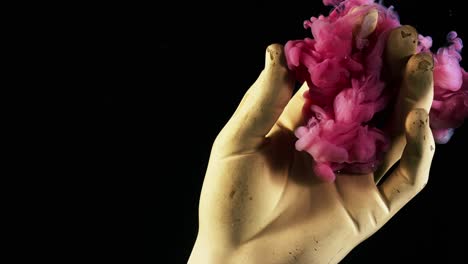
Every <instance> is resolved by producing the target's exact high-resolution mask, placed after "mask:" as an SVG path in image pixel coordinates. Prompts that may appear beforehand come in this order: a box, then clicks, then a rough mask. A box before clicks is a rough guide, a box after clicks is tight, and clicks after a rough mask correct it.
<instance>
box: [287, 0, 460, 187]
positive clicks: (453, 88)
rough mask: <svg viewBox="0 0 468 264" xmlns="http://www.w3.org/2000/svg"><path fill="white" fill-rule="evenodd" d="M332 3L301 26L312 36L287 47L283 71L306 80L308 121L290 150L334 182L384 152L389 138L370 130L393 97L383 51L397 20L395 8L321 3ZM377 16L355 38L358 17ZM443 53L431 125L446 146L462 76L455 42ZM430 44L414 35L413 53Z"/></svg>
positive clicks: (353, 1)
mask: <svg viewBox="0 0 468 264" xmlns="http://www.w3.org/2000/svg"><path fill="white" fill-rule="evenodd" d="M323 3H324V4H325V5H333V6H334V9H333V10H332V11H331V13H330V14H329V15H328V16H323V15H321V16H319V17H312V18H311V19H310V20H307V21H305V22H304V27H305V28H306V29H310V30H311V32H312V36H313V38H305V39H304V40H293V41H289V42H287V43H286V45H285V53H286V60H287V63H288V68H289V69H290V70H291V71H292V72H293V74H294V76H295V78H296V80H297V81H299V82H307V85H308V87H309V90H308V91H307V92H306V93H305V94H304V98H305V104H304V107H303V111H302V114H303V115H304V117H305V118H304V119H305V120H306V123H305V124H303V125H302V126H300V127H299V128H297V129H296V131H295V135H296V137H297V138H298V140H297V141H296V149H297V150H298V151H306V152H307V153H309V154H310V155H311V156H312V158H313V168H314V172H315V174H316V175H317V176H318V177H319V178H321V179H322V180H324V181H328V182H332V181H334V180H335V178H336V176H337V172H343V173H357V174H363V173H370V172H373V171H375V170H376V169H377V167H378V165H379V164H380V162H381V160H382V158H383V156H384V154H385V152H386V151H387V150H388V148H389V146H390V143H391V142H390V137H389V136H388V135H387V134H386V133H385V132H384V131H383V130H382V129H381V128H379V127H378V126H376V125H373V124H375V123H376V122H375V121H376V120H374V119H375V118H376V114H377V113H379V112H382V111H383V110H385V109H386V108H387V107H388V106H389V103H390V102H391V101H392V99H393V98H394V97H395V96H396V94H395V92H394V91H391V90H390V89H389V88H386V84H385V82H384V81H383V80H382V79H383V78H382V76H381V73H382V67H383V53H384V49H385V45H386V41H387V39H388V35H389V33H390V31H391V30H392V29H394V28H396V27H398V26H400V22H399V19H398V16H397V15H396V13H395V12H394V11H393V8H391V7H390V8H386V7H384V6H383V5H381V4H377V3H374V1H373V0H345V1H343V0H324V1H323ZM371 10H377V12H378V20H377V22H376V26H375V30H374V31H373V32H372V33H371V34H370V35H360V34H359V33H358V34H356V32H355V28H356V27H355V26H356V25H357V24H359V23H362V17H363V15H364V14H367V13H368V12H370V11H371ZM447 40H448V42H449V46H448V47H443V48H440V49H439V50H438V51H437V52H436V53H435V54H433V58H434V69H433V72H434V74H433V76H434V101H433V103H432V107H431V110H430V124H431V129H432V131H433V135H434V138H435V140H436V142H437V143H440V144H444V143H447V142H448V141H449V140H450V138H451V136H452V135H453V132H454V129H455V128H457V127H459V126H461V125H462V123H463V121H464V120H465V118H467V117H468V74H467V72H466V71H465V70H464V69H463V68H462V67H461V66H460V61H461V50H462V47H463V44H462V41H461V39H460V38H459V37H458V36H457V34H456V33H455V32H453V31H452V32H450V33H449V34H448V36H447ZM431 46H432V39H431V38H430V37H423V36H421V35H420V36H419V44H418V52H431V51H430V48H431Z"/></svg>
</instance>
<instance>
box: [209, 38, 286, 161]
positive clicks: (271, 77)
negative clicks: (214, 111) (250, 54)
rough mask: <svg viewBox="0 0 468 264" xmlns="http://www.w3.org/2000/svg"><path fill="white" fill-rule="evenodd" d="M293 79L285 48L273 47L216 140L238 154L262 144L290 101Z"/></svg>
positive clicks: (280, 46) (268, 51) (269, 47)
mask: <svg viewBox="0 0 468 264" xmlns="http://www.w3.org/2000/svg"><path fill="white" fill-rule="evenodd" d="M292 91H293V79H292V78H290V76H289V72H288V69H287V66H286V59H285V56H284V50H283V46H282V45H279V44H272V45H270V46H268V48H267V49H266V54H265V68H264V69H263V71H262V72H261V73H260V76H259V77H258V79H257V80H256V81H255V83H254V84H253V85H252V86H251V87H250V89H249V90H248V91H247V93H246V94H245V95H244V98H243V99H242V101H241V103H240V104H239V106H238V108H237V110H236V112H235V113H234V115H233V116H232V117H231V119H230V120H229V121H228V123H227V124H226V126H225V127H224V128H223V130H222V131H221V133H220V135H219V136H218V138H217V140H216V141H217V142H218V143H220V144H221V145H223V147H226V145H227V144H229V145H236V147H235V148H236V150H235V151H236V152H238V151H247V150H248V149H254V148H256V147H258V146H259V145H261V144H262V143H263V141H264V140H265V136H266V135H267V134H268V132H270V130H271V129H272V127H273V126H274V124H275V123H276V121H277V120H278V118H279V116H280V115H281V113H282V112H283V109H284V107H285V106H286V104H287V103H288V101H289V100H290V99H291V96H292Z"/></svg>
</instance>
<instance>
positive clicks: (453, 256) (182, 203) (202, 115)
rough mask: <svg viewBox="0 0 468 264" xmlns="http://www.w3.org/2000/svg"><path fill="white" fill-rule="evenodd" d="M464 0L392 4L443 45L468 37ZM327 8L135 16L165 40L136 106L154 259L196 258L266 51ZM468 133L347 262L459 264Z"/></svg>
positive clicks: (163, 9) (313, 3)
mask: <svg viewBox="0 0 468 264" xmlns="http://www.w3.org/2000/svg"><path fill="white" fill-rule="evenodd" d="M463 3H464V1H455V0H445V1H441V2H437V4H436V3H434V4H433V3H432V2H430V1H421V0H419V1H416V0H414V1H409V0H406V1H385V4H386V5H387V6H388V5H394V6H395V8H396V11H397V12H398V14H399V15H400V18H401V22H402V24H411V25H413V26H415V27H416V28H417V29H418V31H419V33H421V34H424V35H431V36H432V37H433V38H434V46H435V47H438V46H439V45H443V44H444V43H445V36H446V34H447V33H448V32H449V31H451V30H456V31H457V32H458V33H459V35H460V36H461V37H462V38H463V39H468V30H467V28H466V21H467V14H466V12H464V11H463V10H465V9H464V8H463V7H462V4H463ZM154 11H155V12H156V13H154ZM328 11H329V8H327V7H323V5H322V3H321V1H319V0H309V1H301V2H299V1H283V2H272V1H248V2H240V1H232V2H226V1H215V2H214V3H208V2H198V1H192V2H191V3H182V2H172V3H165V6H159V7H157V8H156V9H154V8H153V9H151V10H150V11H148V10H147V7H144V6H142V7H139V8H137V9H136V14H135V15H136V16H138V15H139V12H141V14H142V15H141V16H142V18H141V20H139V21H140V23H141V24H142V26H144V28H145V29H146V28H148V30H147V31H146V30H143V31H144V32H142V31H138V32H139V33H138V34H140V37H141V36H143V38H140V39H142V41H143V42H146V43H144V44H145V45H146V44H149V43H154V38H155V39H156V45H155V46H154V45H153V44H150V45H151V47H150V48H149V52H148V54H146V56H143V57H142V58H140V59H141V60H142V61H144V63H145V64H143V65H148V67H142V68H141V70H140V71H139V75H140V76H143V77H145V78H148V79H150V81H149V82H148V83H146V84H141V85H140V84H138V86H139V89H135V90H136V91H138V93H137V95H136V97H135V100H136V103H137V104H138V105H139V106H138V108H137V109H139V111H140V115H141V116H144V120H142V123H143V125H141V124H138V126H136V127H139V128H141V129H142V130H143V131H144V133H141V135H142V137H144V136H148V138H144V140H143V142H145V143H144V146H143V147H142V148H143V149H145V150H146V151H147V152H148V153H149V155H147V156H146V158H144V159H142V160H141V163H142V164H143V167H149V171H147V172H146V173H144V175H145V177H147V178H149V182H148V184H147V185H146V186H142V188H144V189H145V190H146V191H145V194H146V201H147V206H146V208H145V228H144V234H145V244H146V246H145V251H146V252H145V253H146V259H147V261H148V263H186V262H187V260H188V257H189V255H190V252H191V249H192V246H193V243H194V241H195V238H196V233H197V225H198V219H197V217H198V212H197V210H198V208H197V207H198V199H199V196H200V190H201V186H202V182H203V177H204V173H205V170H206V166H207V162H208V158H209V151H210V148H211V144H212V142H213V140H214V138H215V136H216V135H217V133H218V132H219V131H220V129H221V128H222V127H223V125H224V124H225V122H226V121H227V120H228V118H229V117H230V116H231V114H232V113H233V111H234V109H235V108H236V106H237V104H238V102H240V99H241V97H242V96H243V94H244V93H245V91H246V90H247V89H248V88H249V86H250V85H251V84H252V83H253V82H254V81H255V79H256V77H257V76H258V74H259V73H260V71H261V69H262V68H263V64H264V53H265V49H266V47H267V46H268V45H269V44H270V43H281V44H284V43H286V41H288V40H292V39H302V38H305V37H309V36H310V31H307V30H304V29H303V27H302V22H303V21H304V20H306V19H308V18H310V17H311V16H317V15H319V14H320V13H328ZM148 13H150V14H148ZM143 24H144V25H143ZM153 25H155V27H154V26H153ZM136 44H137V46H138V44H139V43H136ZM137 49H138V48H137ZM463 54H466V52H464V53H463ZM148 55H149V56H148ZM462 64H463V65H464V66H465V68H466V66H467V64H466V63H465V62H463V63H462ZM140 88H142V89H140ZM103 98H104V99H103V100H108V101H107V102H106V105H107V106H110V107H116V106H119V105H121V104H126V103H127V102H128V100H130V99H125V98H123V99H119V100H117V99H115V98H113V94H112V93H110V95H106V96H104V97H103ZM116 108H117V107H116ZM110 114H112V113H110ZM135 132H137V134H138V133H139V131H135ZM467 133H468V125H465V126H463V127H462V128H459V129H457V130H456V133H455V136H454V137H453V138H452V140H451V141H450V142H449V144H447V145H439V146H438V147H437V151H436V154H435V157H434V161H433V165H432V169H431V174H430V179H429V183H428V185H427V186H426V188H425V189H424V190H423V191H422V192H421V193H420V194H419V195H418V196H417V197H416V198H415V199H414V200H412V201H411V202H410V203H409V204H408V205H407V206H406V207H404V208H403V209H402V210H401V211H400V212H399V213H398V214H397V215H396V216H395V217H394V218H393V219H391V220H390V221H389V222H388V223H387V224H386V225H385V226H384V227H383V228H382V229H381V230H380V231H378V232H377V233H376V234H375V235H373V236H372V237H371V238H369V239H368V240H366V241H364V242H363V243H362V244H360V245H359V246H358V247H356V248H355V249H354V250H353V251H352V252H351V253H350V254H349V255H348V256H347V257H346V258H345V259H344V260H343V262H342V263H428V262H431V263H432V262H433V261H436V263H460V262H462V260H463V259H465V256H466V251H468V250H467V249H466V237H465V236H464V233H466V217H465V216H464V213H465V209H466V204H465V201H466V198H465V197H466V194H467V192H468V190H467V189H466V188H467V187H466V177H467V176H468V173H467V171H466V164H467V162H468V159H467V158H466V153H465V151H466V149H467V147H468V142H467V136H466V135H468V134H467ZM160 242H162V244H159V243H160ZM162 259H167V260H165V261H161V260H162Z"/></svg>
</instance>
